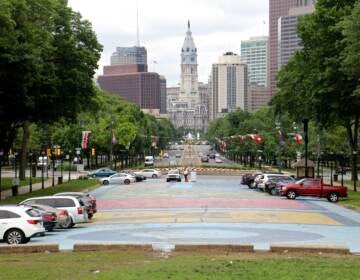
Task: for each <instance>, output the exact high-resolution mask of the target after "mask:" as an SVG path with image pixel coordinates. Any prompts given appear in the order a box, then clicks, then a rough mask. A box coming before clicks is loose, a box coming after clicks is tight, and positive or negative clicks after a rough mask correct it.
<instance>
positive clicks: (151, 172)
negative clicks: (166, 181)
mask: <svg viewBox="0 0 360 280" xmlns="http://www.w3.org/2000/svg"><path fill="white" fill-rule="evenodd" d="M134 173H135V174H140V175H143V176H144V177H146V178H153V179H155V178H158V177H161V173H160V171H159V170H156V169H143V170H141V171H136V172H134Z"/></svg>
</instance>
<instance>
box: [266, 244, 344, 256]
mask: <svg viewBox="0 0 360 280" xmlns="http://www.w3.org/2000/svg"><path fill="white" fill-rule="evenodd" d="M270 252H273V253H282V254H286V253H310V254H337V255H347V254H350V250H349V248H347V247H341V246H330V245H329V246H327V245H286V244H276V245H271V246H270Z"/></svg>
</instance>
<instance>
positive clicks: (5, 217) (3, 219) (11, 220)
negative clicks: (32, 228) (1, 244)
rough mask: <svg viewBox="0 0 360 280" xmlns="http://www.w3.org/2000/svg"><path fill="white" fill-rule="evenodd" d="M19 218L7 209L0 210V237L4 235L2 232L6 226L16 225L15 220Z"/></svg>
mask: <svg viewBox="0 0 360 280" xmlns="http://www.w3.org/2000/svg"><path fill="white" fill-rule="evenodd" d="M19 218H21V217H20V216H19V215H18V214H16V213H14V212H11V211H8V210H0V239H2V238H3V237H4V233H5V232H6V230H7V229H8V228H12V227H16V226H18V225H17V221H19Z"/></svg>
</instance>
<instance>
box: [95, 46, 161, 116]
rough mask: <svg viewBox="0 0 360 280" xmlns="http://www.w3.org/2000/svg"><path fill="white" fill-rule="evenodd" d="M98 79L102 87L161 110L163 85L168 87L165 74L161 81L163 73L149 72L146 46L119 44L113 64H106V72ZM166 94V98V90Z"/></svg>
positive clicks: (130, 100) (139, 103) (141, 106)
mask: <svg viewBox="0 0 360 280" xmlns="http://www.w3.org/2000/svg"><path fill="white" fill-rule="evenodd" d="M98 82H99V85H100V88H101V89H102V90H105V91H108V92H110V93H112V94H114V95H119V96H121V97H123V98H124V99H125V100H127V101H128V102H131V103H135V104H138V105H139V106H140V108H141V109H150V110H155V111H156V109H157V110H160V96H161V88H162V89H163V90H164V88H165V89H166V80H165V78H162V79H161V82H160V76H159V74H157V73H150V72H147V54H146V49H145V48H144V47H129V48H127V47H118V48H116V52H115V53H113V55H112V56H111V65H108V66H104V74H103V75H100V76H99V77H98ZM164 84H165V85H164ZM161 85H162V87H161ZM163 94H164V92H163ZM163 98H165V100H166V91H165V97H163ZM165 110H166V109H165Z"/></svg>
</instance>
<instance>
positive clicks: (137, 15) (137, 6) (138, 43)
mask: <svg viewBox="0 0 360 280" xmlns="http://www.w3.org/2000/svg"><path fill="white" fill-rule="evenodd" d="M139 33H140V32H139V1H138V0H136V46H138V47H140V34H139Z"/></svg>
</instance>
